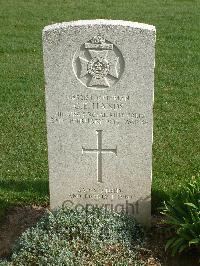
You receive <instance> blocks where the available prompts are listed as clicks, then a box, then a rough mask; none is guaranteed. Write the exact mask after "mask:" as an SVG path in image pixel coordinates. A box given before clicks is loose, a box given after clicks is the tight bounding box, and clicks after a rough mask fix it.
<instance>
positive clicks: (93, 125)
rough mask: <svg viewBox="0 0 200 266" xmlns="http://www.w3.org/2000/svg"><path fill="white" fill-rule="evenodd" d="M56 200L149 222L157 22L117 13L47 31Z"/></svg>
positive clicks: (52, 174)
mask: <svg viewBox="0 0 200 266" xmlns="http://www.w3.org/2000/svg"><path fill="white" fill-rule="evenodd" d="M43 46H44V66H45V82H46V83H45V84H46V85H45V90H46V116H47V133H48V134H47V137H48V161H49V180H50V204H51V208H55V207H58V206H61V205H63V204H66V205H67V206H71V207H75V208H77V209H81V208H82V206H85V205H87V206H92V205H93V206H98V207H101V206H104V207H105V208H108V209H112V210H114V211H117V212H119V211H124V212H127V213H129V214H131V215H134V216H135V217H136V219H137V220H138V221H139V222H140V223H142V224H143V225H145V226H149V225H150V215H151V171H152V129H153V117H152V114H153V89H154V60H155V50H154V46H155V28H154V26H151V25H146V24H140V23H133V22H127V21H113V20H88V21H74V22H65V23H61V24H54V25H50V26H47V27H45V28H44V30H43Z"/></svg>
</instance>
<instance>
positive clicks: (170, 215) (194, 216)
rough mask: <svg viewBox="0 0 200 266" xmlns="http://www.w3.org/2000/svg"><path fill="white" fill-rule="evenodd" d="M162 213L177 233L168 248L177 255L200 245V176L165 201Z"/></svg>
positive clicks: (168, 243) (169, 241) (170, 240)
mask: <svg viewBox="0 0 200 266" xmlns="http://www.w3.org/2000/svg"><path fill="white" fill-rule="evenodd" d="M162 213H163V214H165V215H166V217H167V223H168V224H170V225H171V226H172V228H173V229H174V230H175V233H176V235H175V236H174V237H173V238H171V239H169V240H168V242H167V244H166V249H171V250H172V254H173V255H175V254H176V253H181V252H182V251H184V250H186V249H188V248H190V247H200V176H199V177H198V178H197V179H192V181H190V182H189V184H188V185H187V186H185V187H182V189H181V192H180V194H179V195H178V196H176V197H175V198H174V199H172V200H171V201H169V202H168V203H165V207H164V209H163V211H162Z"/></svg>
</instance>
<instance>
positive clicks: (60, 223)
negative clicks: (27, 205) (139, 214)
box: [11, 208, 144, 266]
mask: <svg viewBox="0 0 200 266" xmlns="http://www.w3.org/2000/svg"><path fill="white" fill-rule="evenodd" d="M143 237H144V235H143V231H142V229H141V228H140V226H139V225H137V224H136V222H135V220H134V219H133V218H131V217H130V216H127V215H125V214H117V213H112V212H110V211H106V210H104V209H98V208H94V209H93V210H85V209H84V210H82V211H81V212H79V211H77V210H73V209H69V208H61V209H58V210H57V211H56V212H54V213H51V212H47V213H46V214H45V215H44V217H43V218H42V219H41V220H40V221H39V222H38V223H37V225H36V226H35V227H33V228H30V229H28V230H27V231H26V232H24V233H23V234H22V236H21V237H20V238H19V240H18V242H17V244H16V246H15V248H14V252H13V255H12V257H11V262H12V263H13V265H15V266H29V265H40V266H46V265H49V266H50V265H70V266H73V265H80V266H81V265H91V266H92V265H99V266H100V265H124V266H125V265H135V266H140V265H141V266H142V265H144V263H143V262H142V261H141V260H139V259H138V257H137V256H138V255H137V249H138V247H140V246H141V244H142V243H143ZM130 263H131V264H130Z"/></svg>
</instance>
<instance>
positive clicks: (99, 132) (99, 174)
mask: <svg viewBox="0 0 200 266" xmlns="http://www.w3.org/2000/svg"><path fill="white" fill-rule="evenodd" d="M102 131H103V130H96V133H97V148H96V149H86V148H83V147H82V154H83V153H96V154H97V181H98V182H102V154H103V153H114V154H115V155H116V156H117V146H116V148H115V149H103V148H102Z"/></svg>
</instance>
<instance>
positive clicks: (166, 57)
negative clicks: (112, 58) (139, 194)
mask: <svg viewBox="0 0 200 266" xmlns="http://www.w3.org/2000/svg"><path fill="white" fill-rule="evenodd" d="M122 2H123V3H122ZM0 6H1V8H0V62H1V64H0V95H1V97H0V116H1V118H0V121H1V127H0V133H1V137H0V148H1V151H0V155H1V156H0V214H1V215H2V214H3V213H4V211H5V209H6V208H7V207H8V206H9V205H11V204H30V203H32V204H46V203H48V202H49V196H48V168H47V143H46V127H45V104H44V74H43V61H42V38H41V32H42V29H43V27H44V26H46V25H49V24H52V23H55V22H63V21H71V20H78V19H94V18H107V19H123V20H131V21H137V22H143V23H148V24H153V25H155V26H156V29H157V43H156V69H155V105H154V147H153V187H152V193H153V208H154V211H155V209H156V207H158V206H160V205H161V203H162V201H163V200H165V199H167V198H169V197H170V196H171V195H172V194H173V193H177V192H178V190H179V185H180V184H183V183H184V182H186V181H187V180H189V179H190V178H191V177H192V176H196V175H197V174H198V173H199V168H200V155H199V151H200V138H199V135H200V75H199V70H200V67H199V66H200V56H199V48H200V1H199V0H196V1H195V0H168V1H160V0H149V1H147V0H124V1H122V0H113V1H108V0H107V1H106V0H101V1H100V0H99V1H97V0H93V1H91V0H90V1H89V0H86V1H84V0H79V1H78V0H45V1H44V0H17V1H15V0H0Z"/></svg>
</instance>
